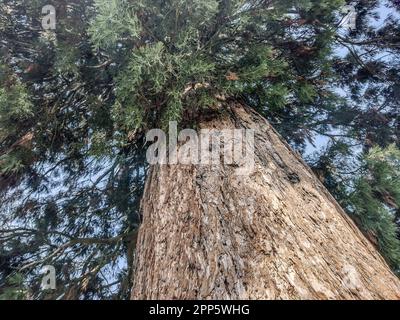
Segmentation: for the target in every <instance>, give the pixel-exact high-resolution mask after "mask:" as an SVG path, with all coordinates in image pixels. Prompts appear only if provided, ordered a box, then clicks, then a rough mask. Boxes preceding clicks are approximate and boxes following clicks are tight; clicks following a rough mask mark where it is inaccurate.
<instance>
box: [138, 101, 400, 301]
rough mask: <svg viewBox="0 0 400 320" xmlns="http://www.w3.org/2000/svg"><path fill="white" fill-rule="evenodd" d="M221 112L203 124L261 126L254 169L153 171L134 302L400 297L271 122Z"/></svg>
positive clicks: (379, 261)
mask: <svg viewBox="0 0 400 320" xmlns="http://www.w3.org/2000/svg"><path fill="white" fill-rule="evenodd" d="M223 108H224V110H225V112H223V113H222V115H221V116H219V117H216V118H214V119H212V120H207V121H203V122H202V127H203V128H204V127H207V128H210V127H212V128H218V129H223V128H224V129H226V128H253V129H254V130H255V152H256V168H255V170H254V172H253V173H252V174H251V175H250V176H247V177H246V176H238V175H236V174H235V173H234V170H235V168H234V167H232V166H228V165H223V164H222V165H219V166H200V165H196V166H194V165H192V166H183V165H173V166H167V165H165V166H155V167H153V168H152V169H151V170H150V174H149V177H148V181H147V184H146V189H145V195H144V198H143V201H142V213H143V217H144V221H143V225H142V227H141V230H140V233H139V239H138V244H137V253H136V257H135V270H136V271H135V278H134V288H133V291H132V299H399V298H400V282H399V279H398V278H397V277H396V276H395V275H394V274H393V273H392V272H391V271H390V269H389V267H388V266H387V264H386V263H385V261H384V260H383V258H382V257H381V256H380V254H379V253H378V252H377V250H376V249H375V248H374V246H373V245H372V244H371V243H370V242H368V240H367V239H366V238H365V237H364V236H363V235H362V233H361V232H360V231H359V230H358V229H357V227H356V226H355V225H354V223H353V222H352V221H351V220H350V219H349V217H348V216H347V215H346V213H345V212H344V211H343V210H342V208H341V207H340V206H339V205H338V204H337V202H336V201H335V200H334V199H333V198H332V196H331V195H330V194H329V193H328V192H327V190H326V189H325V188H324V187H323V185H322V184H321V182H320V181H319V180H318V179H317V178H316V177H315V176H314V175H313V173H312V171H311V170H310V169H309V168H308V167H307V165H306V164H305V163H304V162H303V161H302V160H301V158H300V157H299V156H298V155H297V154H296V153H294V152H293V151H291V149H290V147H289V146H288V145H287V144H286V143H285V142H283V140H282V139H281V138H280V136H279V135H278V134H277V133H276V132H275V131H274V129H273V128H272V127H271V126H270V125H269V124H268V123H267V121H266V120H264V119H263V118H262V117H261V116H259V115H258V114H256V113H255V112H253V111H251V110H248V109H247V108H245V107H243V106H241V105H240V104H238V103H236V104H235V103H229V104H228V103H226V104H225V105H224V106H223Z"/></svg>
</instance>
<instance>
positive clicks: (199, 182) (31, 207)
mask: <svg viewBox="0 0 400 320" xmlns="http://www.w3.org/2000/svg"><path fill="white" fill-rule="evenodd" d="M46 2H47V1H42V0H37V1H24V0H15V1H9V0H3V1H2V4H1V7H0V35H1V38H0V49H1V53H2V57H1V59H2V60H1V65H0V67H1V75H0V83H1V87H0V89H1V91H0V155H1V158H0V170H1V171H0V174H1V176H0V178H1V180H0V188H1V192H2V196H3V197H2V200H1V202H0V203H1V211H0V217H1V221H2V224H3V226H2V229H1V230H0V241H1V242H2V243H4V246H3V247H2V248H1V249H0V266H1V269H0V280H1V281H2V284H3V285H4V287H6V286H7V287H8V288H7V290H4V292H3V295H5V296H12V297H17V298H27V297H32V298H64V299H77V298H128V297H131V298H133V299H149V298H161V299H164V298H172V299H175V298H182V299H194V298H199V299H210V298H214V299H227V298H232V299H243V298H244V299H247V298H250V299H285V298H288V299H373V298H376V299H399V298H400V282H399V280H398V278H397V277H396V276H395V274H394V273H398V272H399V270H400V241H399V239H398V226H397V225H396V223H398V216H399V205H400V189H399V186H400V183H399V182H400V177H399V166H400V152H399V149H398V147H399V140H398V137H399V112H398V110H399V108H398V88H399V87H400V85H399V74H400V73H399V65H398V56H399V43H400V38H399V21H398V19H397V16H396V14H392V15H388V16H387V17H381V18H380V22H381V25H379V26H378V27H377V26H374V25H373V24H371V22H370V20H371V17H374V16H376V15H378V14H380V15H382V14H383V12H385V10H384V9H383V8H384V7H385V6H386V8H389V9H390V10H392V11H393V12H395V11H396V10H398V7H396V1H393V2H390V1H389V2H385V1H359V2H358V4H357V5H356V6H355V7H354V12H356V13H357V21H356V25H355V26H352V27H351V30H349V29H348V28H347V27H346V28H344V27H341V25H342V24H341V21H342V20H343V17H344V15H345V14H346V13H347V12H344V10H343V6H344V5H345V4H346V3H345V1H342V0H335V1H332V0H326V1H325V0H321V1H314V0H302V1H290V0H288V1H263V0H261V1H258V0H254V1H253V0H194V1H178V0H170V1H157V0H135V1H130V0H96V1H91V0H85V1H62V0H59V1H53V4H54V7H55V12H56V17H57V21H56V29H55V30H44V29H43V25H42V20H41V18H42V11H41V10H42V8H43V6H44V5H47V3H46ZM47 19H48V18H47ZM46 21H47V20H45V21H44V24H45V23H46ZM47 22H48V21H47ZM353 27H354V28H353ZM396 59H397V60H396ZM171 121H174V122H177V123H178V125H179V130H180V129H193V130H195V131H197V132H200V131H201V129H214V130H217V131H218V130H227V129H247V130H254V134H255V136H254V156H255V165H254V170H251V172H249V173H248V174H247V175H246V174H245V175H243V174H242V175H240V174H237V171H238V169H240V168H238V167H237V166H236V165H232V164H231V163H227V162H224V161H221V162H220V163H214V164H212V165H205V164H201V163H200V164H198V163H196V164H185V165H184V164H159V165H152V166H149V165H148V163H146V161H145V154H146V150H147V148H148V146H149V144H148V143H146V139H145V136H146V133H147V132H148V131H149V130H151V129H154V128H160V129H167V128H168V125H169V123H170V122H171ZM275 130H277V131H279V133H278V132H277V131H275ZM322 137H326V138H327V139H328V141H329V142H328V144H327V145H326V147H325V146H324V147H323V146H322V145H321V142H319V143H316V140H317V139H318V141H321V140H322ZM285 141H287V142H285ZM181 143H183V142H181ZM224 143H226V142H225V141H224ZM312 145H314V148H315V149H317V151H318V152H316V153H314V154H311V155H310V149H311V146H312ZM180 148H182V145H180ZM293 150H295V151H293ZM168 156H170V155H168ZM303 158H306V160H307V162H308V164H306V162H305V161H304V160H303ZM308 165H310V166H311V167H312V169H313V170H311V169H310V168H309V166H308ZM145 180H146V182H145ZM326 187H327V188H328V189H329V191H328V190H327V189H326ZM329 192H331V194H332V195H333V196H332V195H331V194H330V193H329ZM140 203H141V204H140ZM339 203H340V204H339ZM356 225H358V227H359V228H360V229H359V228H358V227H357V226H356ZM138 231H139V234H138ZM379 251H380V253H379ZM381 254H382V256H381ZM46 264H53V265H54V266H55V267H56V269H57V270H58V273H57V277H58V283H59V287H58V288H57V289H56V290H55V291H53V292H44V293H43V292H41V291H40V290H39V282H38V275H39V274H40V267H41V266H43V265H46ZM121 265H125V266H126V267H124V268H121ZM390 267H391V268H392V270H390ZM21 287H22V288H23V289H24V290H21ZM28 287H29V289H28ZM17 289H18V290H17Z"/></svg>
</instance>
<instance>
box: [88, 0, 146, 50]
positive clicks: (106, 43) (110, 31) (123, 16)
mask: <svg viewBox="0 0 400 320" xmlns="http://www.w3.org/2000/svg"><path fill="white" fill-rule="evenodd" d="M95 6H96V10H97V15H96V18H95V19H94V20H93V22H92V24H91V26H90V27H89V29H88V32H89V34H90V35H91V37H92V41H93V44H94V46H95V48H100V47H103V48H113V47H115V46H116V45H117V43H118V41H119V40H122V39H123V38H124V37H133V38H135V37H137V36H138V35H139V33H140V23H139V20H138V18H137V16H136V15H135V14H134V13H133V11H132V10H133V7H132V5H131V4H130V2H129V1H127V0H96V1H95ZM136 6H140V1H138V2H137V4H136Z"/></svg>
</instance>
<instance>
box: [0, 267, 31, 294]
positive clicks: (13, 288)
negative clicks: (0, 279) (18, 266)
mask: <svg viewBox="0 0 400 320" xmlns="http://www.w3.org/2000/svg"><path fill="white" fill-rule="evenodd" d="M26 296H27V290H26V288H25V287H24V277H23V275H22V274H20V273H16V274H14V275H13V276H11V277H9V278H8V279H7V281H6V284H5V287H4V288H3V290H2V292H1V291H0V300H25V299H26Z"/></svg>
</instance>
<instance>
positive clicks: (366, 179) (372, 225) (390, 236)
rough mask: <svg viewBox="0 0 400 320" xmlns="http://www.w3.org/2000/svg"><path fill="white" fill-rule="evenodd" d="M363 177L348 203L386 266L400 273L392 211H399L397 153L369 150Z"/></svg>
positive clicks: (393, 148) (394, 150) (395, 150)
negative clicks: (375, 243)
mask: <svg viewBox="0 0 400 320" xmlns="http://www.w3.org/2000/svg"><path fill="white" fill-rule="evenodd" d="M365 163H366V164H365V165H366V170H367V172H366V174H364V175H363V176H362V177H360V178H359V179H358V180H357V181H356V183H355V190H354V192H353V193H352V195H351V197H350V200H351V202H352V205H353V210H354V215H355V216H356V217H357V218H358V219H360V221H361V226H362V227H363V229H364V230H365V231H367V232H372V233H373V235H374V236H375V237H376V238H377V241H378V244H379V247H380V249H381V251H382V253H383V255H384V256H385V258H386V259H387V260H388V262H389V263H390V265H391V266H392V267H393V268H394V269H395V270H396V271H398V272H400V240H399V238H398V230H397V226H396V223H395V219H396V215H395V211H396V210H398V209H399V208H400V150H399V149H398V148H396V146H395V145H391V146H389V147H388V148H386V149H382V148H378V147H376V148H373V149H372V150H371V151H370V153H369V154H368V155H367V156H366V158H365Z"/></svg>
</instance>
